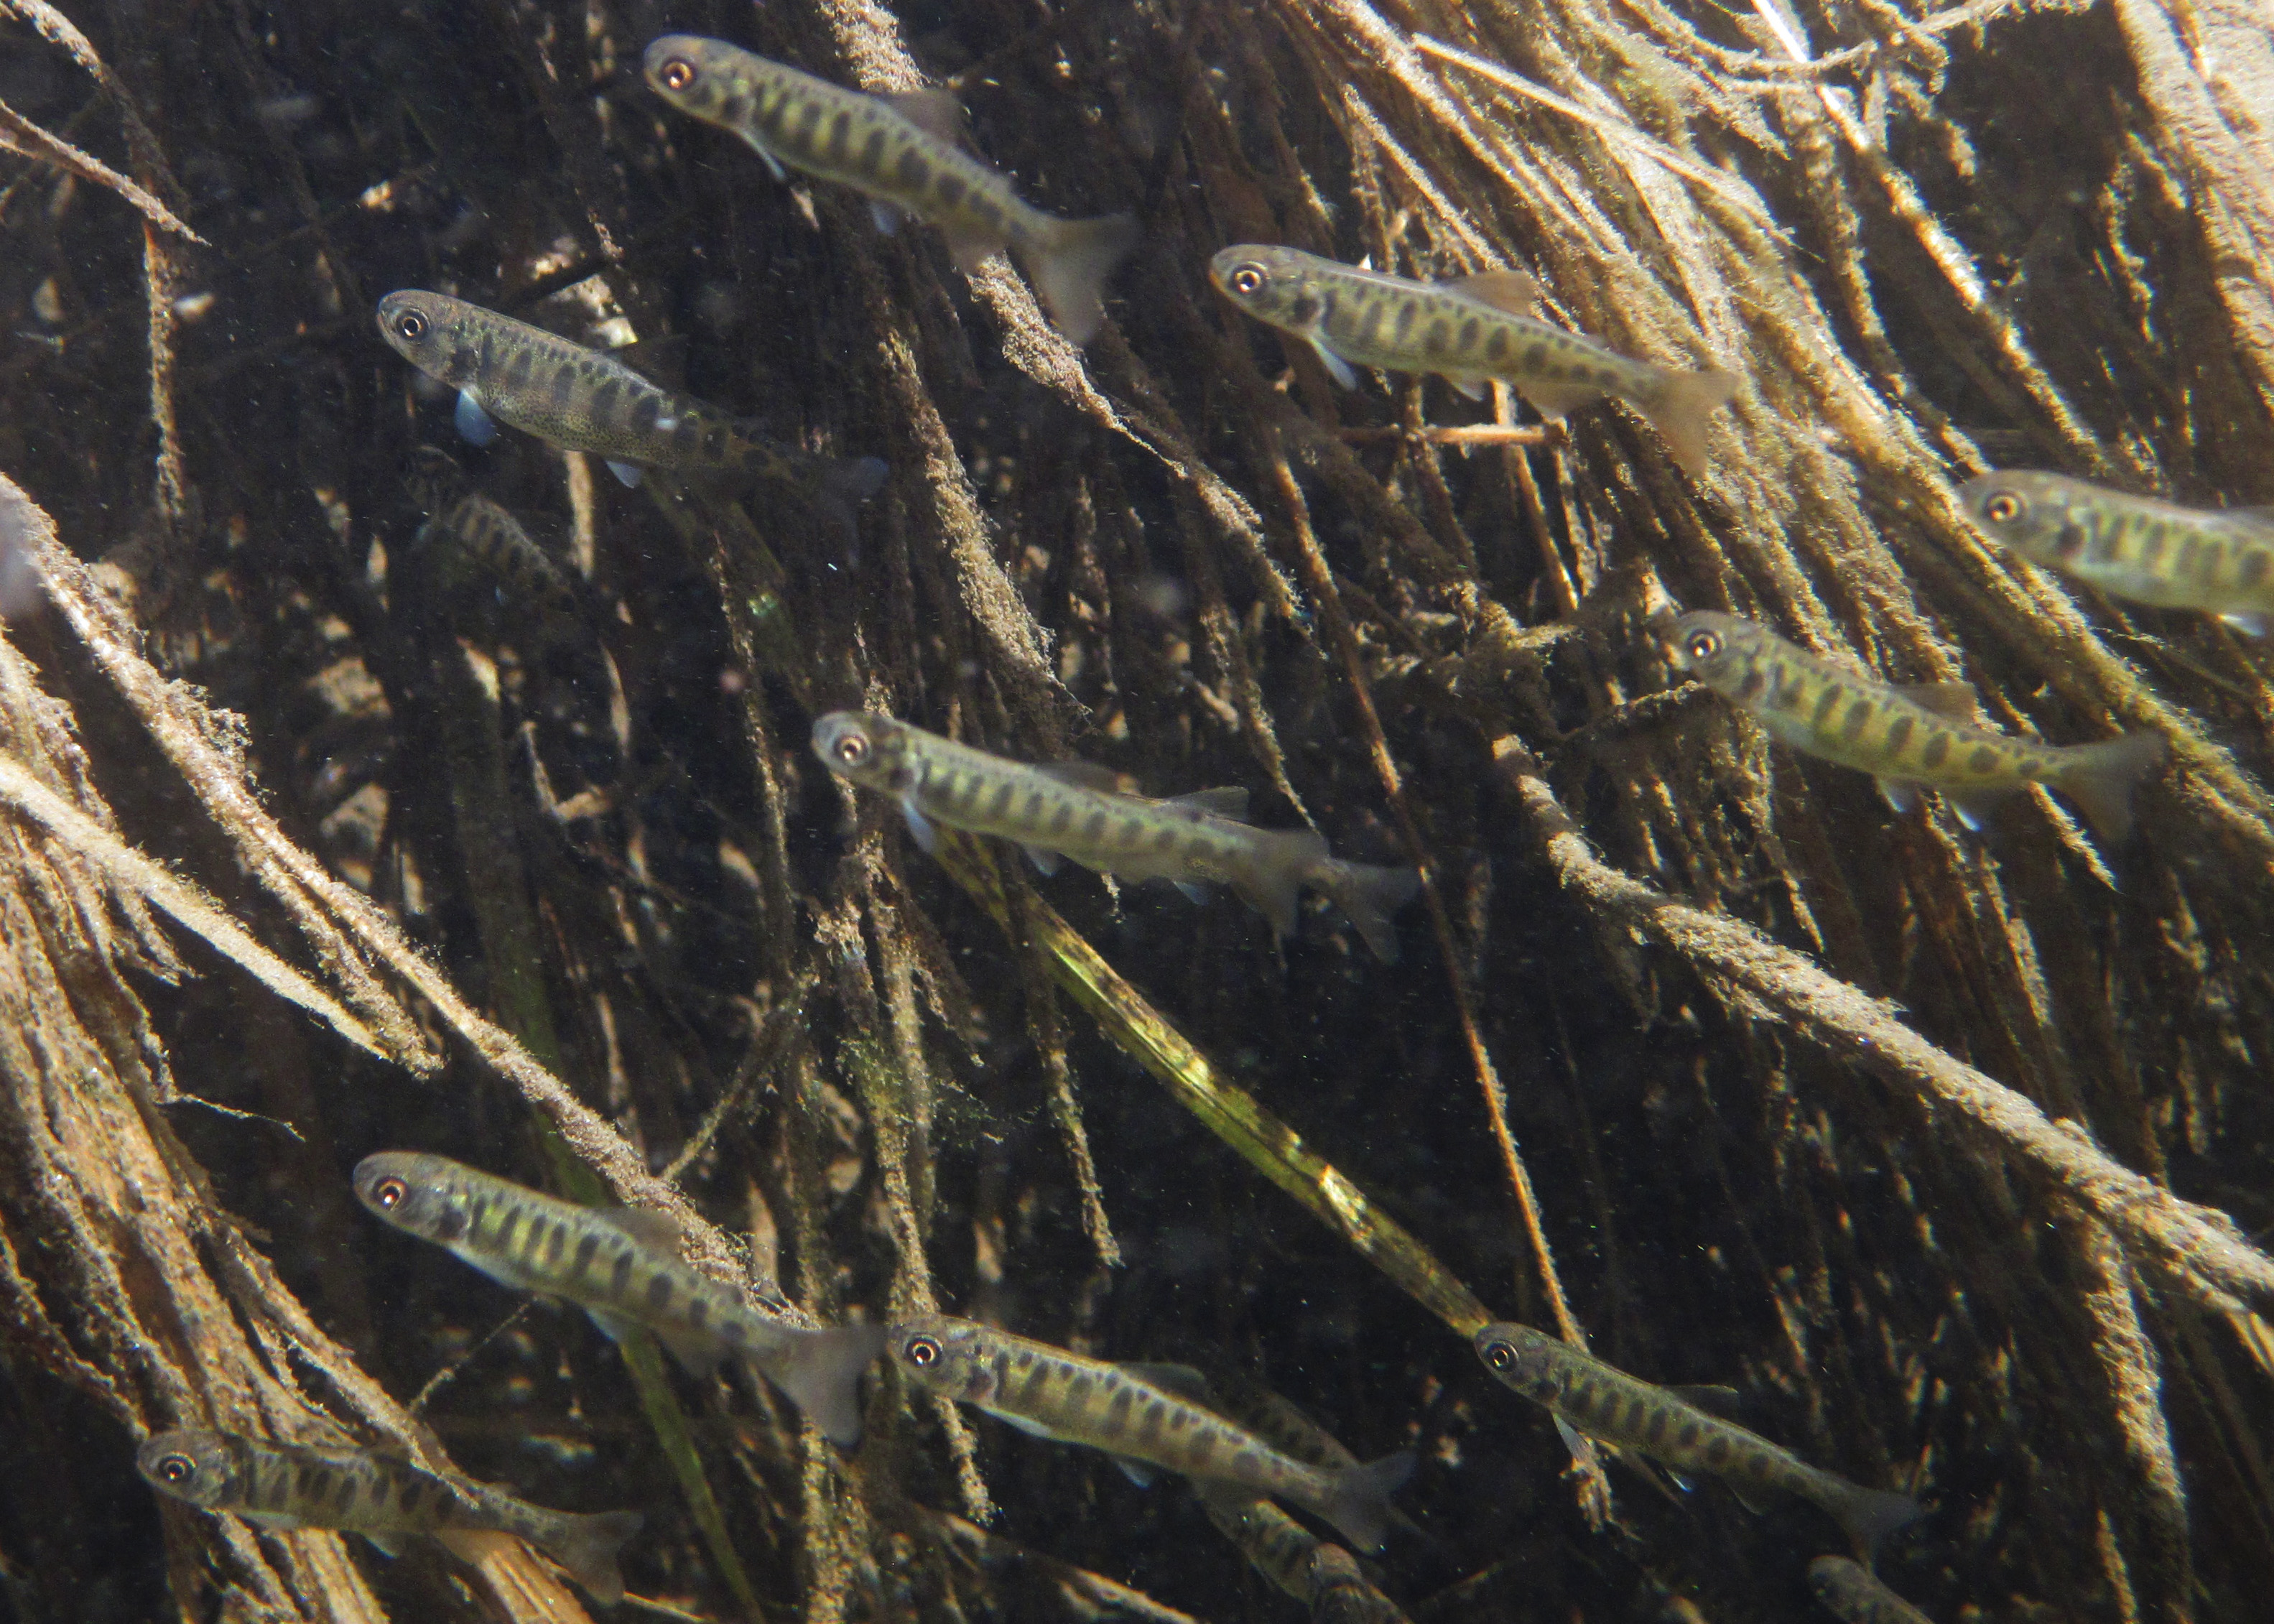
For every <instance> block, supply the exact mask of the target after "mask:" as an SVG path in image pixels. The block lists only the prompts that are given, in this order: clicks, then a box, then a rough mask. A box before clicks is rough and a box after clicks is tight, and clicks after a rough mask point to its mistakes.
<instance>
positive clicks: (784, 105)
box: [758, 90, 789, 146]
mask: <svg viewBox="0 0 2274 1624" xmlns="http://www.w3.org/2000/svg"><path fill="white" fill-rule="evenodd" d="M787 117H789V92H787V90H782V91H777V92H775V93H774V94H773V95H772V96H771V97H762V98H761V99H760V100H759V102H758V132H759V134H761V135H762V136H764V138H765V140H766V143H767V145H769V146H773V145H777V144H779V142H780V140H781V134H782V124H783V122H784V121H785V120H786V119H787Z"/></svg>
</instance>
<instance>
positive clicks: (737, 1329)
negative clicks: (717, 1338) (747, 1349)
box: [719, 1314, 750, 1348]
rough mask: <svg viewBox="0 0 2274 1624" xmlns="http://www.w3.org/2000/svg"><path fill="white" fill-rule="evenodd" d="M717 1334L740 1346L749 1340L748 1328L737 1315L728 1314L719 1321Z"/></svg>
mask: <svg viewBox="0 0 2274 1624" xmlns="http://www.w3.org/2000/svg"><path fill="white" fill-rule="evenodd" d="M719 1335H721V1336H723V1337H725V1338H726V1339H727V1341H728V1342H732V1343H734V1346H736V1347H737V1348H740V1347H741V1346H742V1344H743V1343H745V1342H749V1340H750V1328H749V1327H748V1326H746V1325H744V1324H743V1323H742V1319H741V1317H740V1316H739V1315H734V1314H729V1315H727V1318H726V1319H722V1320H720V1321H719Z"/></svg>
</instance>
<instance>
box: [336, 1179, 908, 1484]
mask: <svg viewBox="0 0 2274 1624" xmlns="http://www.w3.org/2000/svg"><path fill="white" fill-rule="evenodd" d="M355 1192H356V1197H357V1199H358V1200H360V1201H362V1203H363V1204H364V1206H365V1207H368V1208H370V1210H371V1211H372V1212H373V1214H376V1215H377V1216H378V1217H379V1218H380V1219H381V1220H383V1221H384V1222H388V1223H390V1224H393V1225H394V1226H395V1228H396V1229H402V1230H404V1231H407V1232H408V1233H410V1234H412V1235H415V1236H417V1237H419V1238H420V1239H421V1240H427V1241H432V1242H433V1243H434V1244H436V1245H438V1246H441V1247H444V1248H446V1249H447V1250H448V1251H449V1252H453V1253H455V1254H456V1256H457V1257H458V1258H459V1259H461V1260H462V1261H463V1262H466V1263H470V1264H471V1265H472V1266H473V1267H476V1268H478V1269H479V1270H480V1271H481V1272H482V1273H483V1274H487V1275H488V1276H489V1277H490V1278H491V1279H493V1280H495V1281H498V1282H501V1283H503V1284H505V1285H508V1286H511V1287H513V1288H514V1289H516V1290H522V1291H535V1292H539V1293H542V1294H543V1295H545V1296H547V1297H558V1298H560V1299H561V1300H562V1301H564V1302H568V1303H572V1304H576V1306H577V1307H579V1308H581V1309H583V1310H584V1312H586V1313H587V1314H589V1315H591V1318H592V1320H593V1323H594V1324H596V1325H598V1326H599V1327H600V1329H601V1330H602V1331H604V1332H606V1334H607V1335H608V1336H609V1337H610V1338H611V1339H613V1340H615V1341H619V1342H621V1340H622V1339H623V1338H624V1337H626V1336H628V1335H630V1334H631V1333H632V1332H633V1331H634V1330H636V1329H638V1330H647V1331H652V1332H653V1333H654V1334H655V1335H656V1336H657V1338H658V1339H659V1341H661V1342H662V1343H663V1345H664V1346H665V1347H666V1348H668V1349H670V1350H671V1351H672V1354H673V1356H674V1357H676V1358H677V1359H678V1360H679V1362H680V1364H681V1365H683V1366H685V1367H686V1369H687V1370H688V1371H689V1372H691V1373H693V1374H694V1375H696V1376H698V1377H707V1376H709V1375H711V1374H712V1373H713V1372H716V1371H717V1370H718V1368H719V1365H720V1364H721V1363H722V1362H723V1361H725V1360H726V1359H727V1357H729V1356H732V1357H737V1358H740V1359H742V1360H743V1361H744V1362H745V1363H747V1364H749V1365H750V1366H751V1367H752V1368H753V1369H755V1370H756V1371H757V1372H758V1373H759V1374H761V1375H763V1376H764V1377H765V1379H766V1380H769V1381H771V1382H772V1383H773V1384H774V1386H775V1387H779V1388H780V1389H781V1390H782V1392H784V1393H785V1394H787V1395H788V1396H789V1397H790V1399H791V1400H792V1402H794V1403H795V1404H796V1405H797V1407H798V1409H799V1410H802V1411H803V1412H804V1414H805V1415H806V1416H807V1417H808V1418H809V1419H810V1420H811V1421H813V1423H814V1424H815V1425H817V1426H818V1427H820V1429H821V1430H822V1432H824V1433H825V1435H826V1436H827V1437H828V1438H829V1439H830V1440H831V1441H832V1442H834V1443H836V1444H839V1445H840V1446H842V1447H846V1448H850V1447H853V1445H855V1443H857V1442H859V1441H860V1437H861V1408H860V1402H859V1392H858V1385H859V1382H860V1379H861V1373H862V1371H864V1370H866V1369H867V1368H868V1367H869V1365H870V1364H871V1363H872V1362H874V1360H875V1359H876V1357H877V1355H878V1354H879V1353H881V1352H883V1351H884V1347H885V1334H884V1331H883V1329H882V1328H881V1327H877V1326H873V1325H846V1326H838V1327H832V1328H830V1329H825V1330H809V1329H808V1328H807V1327H803V1326H796V1325H790V1324H788V1323H787V1322H785V1321H783V1320H780V1319H774V1318H772V1316H770V1315H767V1314H762V1313H760V1312H757V1310H756V1309H754V1308H752V1307H750V1306H749V1304H747V1303H745V1302H744V1301H743V1300H742V1294H741V1293H739V1292H737V1291H736V1290H734V1288H732V1287H731V1286H727V1285H725V1284H722V1283H721V1282H718V1281H715V1280H713V1279H712V1278H711V1277H710V1276H709V1275H707V1274H700V1273H697V1271H696V1270H695V1269H694V1268H693V1267H689V1264H688V1263H687V1262H686V1261H685V1259H682V1258H681V1255H680V1230H679V1226H678V1225H677V1224H675V1223H674V1222H672V1221H671V1220H670V1219H668V1218H666V1217H665V1216H664V1215H663V1214H661V1213H658V1212H653V1211H651V1210H649V1209H646V1208H643V1207H579V1206H577V1205H576V1204H575V1203H574V1202H570V1201H563V1200H560V1199H556V1198H555V1197H553V1196H549V1195H546V1194H543V1193H542V1192H538V1191H535V1190H529V1189H525V1188H523V1186H522V1185H519V1184H511V1183H508V1181H507V1180H505V1179H502V1178H496V1177H492V1176H491V1175H489V1174H487V1173H484V1172H481V1171H479V1170H478V1169H474V1168H470V1167H466V1166H464V1165H463V1164H462V1163H460V1162H452V1161H450V1160H448V1158H447V1157H443V1156H432V1155H425V1154H420V1153H418V1152H416V1151H401V1150H391V1151H381V1152H380V1153H379V1154H376V1155H371V1156H365V1158H364V1159H363V1160H362V1161H361V1162H358V1163H357V1164H356V1169H355Z"/></svg>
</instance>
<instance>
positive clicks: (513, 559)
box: [417, 491, 576, 615]
mask: <svg viewBox="0 0 2274 1624" xmlns="http://www.w3.org/2000/svg"><path fill="white" fill-rule="evenodd" d="M417 545H421V546H429V547H437V548H442V549H446V550H447V556H448V558H450V559H453V560H456V559H465V560H471V561H472V562H474V563H477V564H479V565H480V566H481V567H482V568H484V569H486V570H487V571H488V572H489V573H490V574H491V575H493V576H495V577H496V578H497V579H498V580H499V581H501V582H502V583H504V584H505V585H506V586H507V587H508V588H509V589H510V590H512V592H513V593H514V595H515V597H516V598H519V599H521V600H523V601H525V602H528V603H530V604H532V605H535V606H536V607H537V608H538V609H539V610H540V611H542V612H543V613H547V614H557V615H566V614H573V613H575V612H576V589H575V588H574V587H573V586H571V585H570V584H569V575H568V572H567V571H565V570H563V569H562V568H561V566H560V565H559V564H557V563H555V562H553V555H552V554H551V553H547V552H546V550H545V549H544V548H543V547H541V546H539V545H538V544H537V541H536V539H535V538H533V537H531V535H530V533H529V531H528V530H526V529H524V528H523V525H522V523H521V521H520V520H519V519H517V518H516V517H514V515H513V514H512V512H511V511H510V510H509V509H508V508H504V507H501V505H499V504H498V503H496V502H493V501H492V500H490V499H489V498H488V497H486V496H484V495H483V494H482V493H481V492H478V491H469V492H467V493H466V494H465V495H463V496H462V497H460V498H459V499H458V500H456V502H454V503H452V504H451V505H450V506H449V508H447V509H446V510H444V511H443V512H441V513H440V514H438V515H435V516H434V517H433V518H431V519H429V520H427V521H426V523H425V524H423V525H421V526H420V527H419V529H418V544H417Z"/></svg>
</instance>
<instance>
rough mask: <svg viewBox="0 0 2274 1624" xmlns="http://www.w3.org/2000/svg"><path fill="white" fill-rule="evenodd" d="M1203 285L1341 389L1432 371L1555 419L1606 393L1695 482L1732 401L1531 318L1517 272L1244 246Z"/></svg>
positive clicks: (1724, 393)
mask: <svg viewBox="0 0 2274 1624" xmlns="http://www.w3.org/2000/svg"><path fill="white" fill-rule="evenodd" d="M1209 278H1210V279H1211V280H1212V281H1213V282H1215V283H1216V288H1217V289H1218V291H1220V292H1222V293H1223V294H1224V297H1226V298H1228V299H1230V300H1231V302H1232V303H1233V304H1235V305H1239V307H1240V309H1242V310H1244V311H1246V312H1247V313H1248V314H1249V315H1251V316H1253V317H1254V318H1255V319H1256V320H1259V321H1263V322H1268V323H1269V324H1270V325H1271V326H1273V327H1278V328H1280V329H1281V330H1282V331H1284V332H1288V333H1291V334H1293V335H1295V336H1296V337H1298V338H1300V339H1303V340H1305V341H1306V342H1308V343H1309V344H1310V345H1311V347H1312V349H1313V350H1316V351H1317V352H1318V357H1319V359H1320V361H1321V363H1323V364H1324V365H1325V366H1326V369H1327V371H1328V372H1329V374H1331V375H1332V377H1333V378H1334V380H1335V381H1336V382H1337V383H1338V384H1340V385H1342V387H1344V388H1345V389H1348V388H1354V387H1357V384H1358V374H1357V373H1356V372H1352V370H1351V369H1352V367H1353V366H1378V367H1381V368H1382V369H1383V370H1384V371H1387V372H1435V373H1437V374H1438V375H1439V376H1441V377H1442V378H1445V379H1447V380H1449V381H1450V382H1451V383H1452V385H1453V387H1455V388H1457V389H1458V390H1460V391H1461V392H1462V393H1463V394H1465V395H1472V396H1477V397H1481V396H1482V395H1483V394H1484V386H1485V383H1486V381H1487V380H1489V379H1495V378H1496V379H1499V380H1501V381H1502V382H1503V383H1506V384H1507V385H1509V386H1510V387H1511V388H1513V389H1515V390H1516V392H1517V394H1518V395H1522V396H1523V397H1524V398H1525V400H1526V401H1527V402H1530V403H1531V404H1532V407H1533V408H1534V409H1535V410H1538V411H1539V412H1540V415H1541V416H1542V417H1550V418H1555V417H1562V416H1563V415H1564V414H1565V413H1567V412H1570V411H1574V410H1577V409H1578V408H1579V407H1582V406H1585V405H1587V404H1588V403H1589V402H1593V401H1599V400H1601V399H1602V398H1603V397H1604V396H1605V395H1609V396H1610V397H1611V398H1613V399H1614V400H1620V401H1624V402H1626V403H1627V404H1628V405H1630V406H1631V407H1633V408H1634V409H1635V410H1637V411H1638V412H1640V413H1641V414H1642V415H1643V417H1645V418H1647V419H1648V420H1649V422H1650V425H1651V426H1652V427H1653V428H1655V429H1656V430H1657V431H1658V432H1659V434H1660V437H1661V438H1663V439H1664V440H1665V441H1666V443H1667V447H1668V449H1669V450H1671V451H1672V452H1673V453H1674V458H1675V461H1676V462H1679V463H1681V464H1682V466H1683V468H1685V469H1687V470H1690V473H1692V474H1701V473H1703V472H1704V471H1705V469H1706V419H1707V418H1708V417H1711V416H1712V414H1713V411H1714V410H1716V409H1717V408H1719V407H1721V405H1723V404H1724V403H1725V402H1728V399H1729V397H1730V396H1731V395H1734V394H1735V393H1736V387H1737V380H1736V377H1735V376H1734V375H1732V374H1731V373H1728V372H1721V371H1720V370H1718V369H1715V368H1706V369H1705V370H1702V371H1698V372H1683V371H1681V370H1679V369H1677V368H1673V367H1664V366H1657V365H1653V364H1652V363H1650V362H1648V361H1637V360H1633V359H1631V358H1630V357H1626V356H1623V355H1620V354H1618V353H1617V352H1616V351H1615V350H1608V349H1606V348H1604V347H1603V346H1602V345H1601V344H1599V343H1597V342H1595V341H1594V340H1593V339H1591V338H1583V337H1581V336H1580V335H1578V334H1577V333H1567V332H1565V331H1563V329H1562V328H1561V327H1550V326H1548V325H1547V323H1546V322H1544V321H1539V320H1534V319H1533V318H1532V314H1531V311H1532V303H1533V300H1534V298H1535V297H1536V295H1537V293H1538V290H1539V289H1538V285H1537V284H1536V283H1535V282H1533V281H1532V278H1531V277H1529V276H1526V275H1525V274H1522V273H1521V272H1517V271H1486V272H1483V273H1480V274H1477V275H1473V276H1456V277H1452V278H1449V279H1448V280H1446V281H1444V282H1415V281H1412V279H1411V278H1408V277H1404V276H1389V275H1385V274H1382V272H1380V271H1368V270H1362V269H1360V268H1359V267H1357V266H1354V265H1344V264H1341V263H1339V262H1337V261H1336V260H1333V259H1321V258H1320V257H1319V256H1318V255H1316V254H1310V253H1305V252H1302V250H1300V249H1298V248H1276V247H1271V246H1268V245H1266V244H1258V243H1242V244H1238V245H1236V246H1234V247H1231V248H1227V249H1225V250H1224V251H1223V252H1221V253H1219V254H1217V255H1216V258H1215V259H1214V260H1213V261H1211V262H1210V264H1209Z"/></svg>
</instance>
